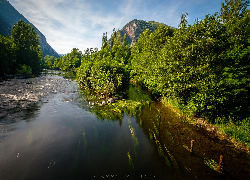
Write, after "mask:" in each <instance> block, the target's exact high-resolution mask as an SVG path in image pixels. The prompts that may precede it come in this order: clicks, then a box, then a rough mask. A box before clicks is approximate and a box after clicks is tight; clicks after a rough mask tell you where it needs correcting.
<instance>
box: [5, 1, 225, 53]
mask: <svg viewBox="0 0 250 180" xmlns="http://www.w3.org/2000/svg"><path fill="white" fill-rule="evenodd" d="M9 1H10V3H11V4H12V5H13V6H14V7H15V8H16V9H17V10H18V11H19V12H20V13H21V14H23V15H24V16H25V17H26V18H27V19H28V20H29V21H30V22H31V23H33V24H34V25H35V26H36V27H37V28H38V29H39V30H40V31H41V32H42V33H43V34H44V35H45V37H46V39H47V41H48V43H49V44H50V45H51V46H52V47H53V48H54V49H55V50H56V51H57V52H58V53H61V54H64V53H68V52H70V51H71V49H72V48H74V47H77V48H79V49H80V50H82V51H83V50H85V49H86V48H90V47H98V48H100V47H101V38H102V34H103V33H104V32H108V35H110V34H111V33H112V30H113V28H116V29H121V28H122V27H123V26H124V25H125V24H126V23H128V22H129V21H131V20H133V19H140V20H146V21H150V20H155V21H158V22H163V23H165V24H168V25H170V26H173V27H177V26H178V24H179V22H180V16H181V13H184V12H189V14H190V17H191V19H195V18H202V17H201V14H202V15H205V14H208V13H210V14H211V11H212V10H214V11H213V12H215V11H218V8H219V7H220V2H218V0H203V1H200V0H154V1H152V0H123V1H117V0H106V1H102V0H95V1H89V0H72V1H68V0H53V1H51V0H43V1H37V0H9ZM197 7H199V9H197ZM216 8H217V9H216ZM206 9H208V10H207V11H206ZM213 12H212V13H213ZM195 16H198V17H195ZM191 23H192V22H191Z"/></svg>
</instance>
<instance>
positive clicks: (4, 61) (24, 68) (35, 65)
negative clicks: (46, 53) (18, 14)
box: [0, 20, 42, 77]
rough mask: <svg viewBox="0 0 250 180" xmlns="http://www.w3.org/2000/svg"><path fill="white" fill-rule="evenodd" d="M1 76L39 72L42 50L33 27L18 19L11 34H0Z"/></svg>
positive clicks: (29, 74) (27, 74)
mask: <svg viewBox="0 0 250 180" xmlns="http://www.w3.org/2000/svg"><path fill="white" fill-rule="evenodd" d="M0 45H1V46H0V68H1V74H0V76H1V77H4V76H5V75H6V74H12V75H14V74H22V75H25V76H31V75H38V74H39V73H40V72H41V58H42V51H41V47H40V43H39V36H38V35H37V33H36V32H35V30H34V28H31V26H30V25H29V24H26V23H25V22H24V21H22V20H20V21H19V22H18V23H15V24H14V26H13V28H12V32H11V36H6V37H5V36H1V35H0Z"/></svg>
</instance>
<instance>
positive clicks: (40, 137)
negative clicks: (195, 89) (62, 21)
mask: <svg viewBox="0 0 250 180" xmlns="http://www.w3.org/2000/svg"><path fill="white" fill-rule="evenodd" d="M47 76H48V77H49V78H50V79H52V81H51V83H56V88H54V91H53V92H51V93H48V94H47V95H46V96H44V97H43V99H42V100H41V101H40V103H37V106H36V107H35V108H34V109H32V108H31V109H29V110H27V111H25V113H24V112H20V113H19V114H15V116H13V118H15V120H13V121H10V120H9V119H11V117H9V116H8V117H2V118H1V119H0V122H1V124H0V130H1V134H0V158H1V161H0V179H6V180H10V179H46V180H48V179H156V180H158V179H160V180H161V179H235V178H239V179H244V178H247V177H249V176H247V175H245V174H246V173H249V156H248V155H247V154H243V153H241V152H240V151H239V150H235V149H234V148H232V147H230V146H232V145H231V144H230V143H228V142H224V141H223V140H220V139H218V138H217V137H212V136H209V135H208V134H207V132H205V130H201V129H199V128H198V127H194V126H192V125H188V124H187V123H185V122H183V121H180V120H178V121H177V120H176V119H178V117H176V116H175V114H174V113H172V112H171V111H170V110H169V109H168V108H167V107H164V106H162V104H160V103H156V102H153V103H151V104H149V105H147V106H145V107H144V108H143V109H142V110H141V111H140V112H138V113H137V114H136V116H132V115H129V114H127V113H124V114H123V115H122V117H121V119H120V120H114V119H113V120H112V119H107V118H100V117H99V116H98V115H97V114H96V113H94V112H93V111H92V110H91V109H92V108H94V106H90V105H89V103H88V102H87V101H86V100H85V99H84V98H83V97H82V95H81V93H80V90H79V88H78V85H77V82H76V81H72V80H67V79H64V78H63V77H61V76H58V75H47ZM48 77H47V78H48ZM44 83H46V81H44ZM47 85H48V84H47ZM6 119H8V120H6ZM8 122H11V123H8ZM191 140H195V141H194V153H193V154H192V155H190V142H191ZM227 147H228V148H227ZM221 154H222V155H223V156H225V162H224V163H225V169H226V170H225V172H224V173H219V172H217V171H215V170H213V168H211V165H213V164H214V165H218V163H219V158H220V155H221ZM228 154H229V155H230V156H229V155H228ZM229 157H230V158H229ZM239 157H240V158H241V160H239V161H237V159H238V158H239ZM234 161H235V162H234ZM230 162H231V163H230ZM235 163H236V164H235ZM237 163H238V164H237ZM234 165H235V168H233V166H234ZM231 166H232V167H231ZM242 166H245V167H242ZM239 171H240V174H239ZM248 175H249V174H248Z"/></svg>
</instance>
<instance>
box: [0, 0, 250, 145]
mask: <svg viewBox="0 0 250 180" xmlns="http://www.w3.org/2000/svg"><path fill="white" fill-rule="evenodd" d="M247 6H248V1H243V0H225V2H224V3H222V6H221V11H220V12H219V13H217V12H216V13H214V14H212V15H206V16H205V18H204V19H203V20H197V21H196V22H195V23H194V24H193V25H190V24H188V22H187V14H183V15H182V17H181V22H180V24H179V27H178V28H172V27H169V26H165V25H162V24H159V26H158V28H157V29H156V30H155V31H154V32H151V31H150V30H145V31H144V32H143V33H142V34H141V35H140V37H139V39H137V40H136V44H135V45H128V44H127V43H126V34H125V35H124V37H122V36H121V32H120V31H119V30H118V31H115V30H114V31H113V33H112V35H111V38H110V40H108V38H107V33H104V34H103V37H102V48H101V50H99V51H98V49H92V48H90V49H87V50H85V52H84V53H82V52H81V51H79V49H77V48H74V49H73V50H72V52H71V53H68V54H67V55H65V56H62V57H61V58H60V59H57V58H54V57H52V56H46V57H45V58H44V59H43V61H42V62H43V65H44V67H47V68H52V69H61V70H64V71H68V72H71V73H73V74H76V79H77V81H78V82H79V84H80V86H81V87H82V88H83V89H86V90H91V91H92V92H93V93H95V96H98V98H97V99H102V98H104V99H105V98H106V99H107V98H115V97H117V96H118V97H119V96H121V95H123V94H124V93H123V92H126V91H127V90H129V87H130V86H129V84H130V83H134V84H140V85H141V86H142V87H144V88H147V89H148V90H150V91H151V93H152V94H153V96H155V97H156V98H158V99H160V100H161V101H162V102H163V103H165V104H171V105H172V106H174V107H176V108H177V109H179V110H180V111H181V112H182V113H184V114H185V115H186V116H189V117H191V118H194V117H201V118H204V119H205V120H207V122H209V123H211V124H215V125H217V127H218V128H219V129H220V130H221V131H222V132H224V133H225V134H227V135H230V137H232V138H234V139H236V140H237V141H238V142H243V143H246V145H247V146H248V147H250V106H249V102H250V94H249V88H250V75H249V72H250V61H249V55H250V37H249V36H250V11H249V10H248V9H247ZM14 28H15V26H14V27H13V29H14ZM13 38H14V34H13V36H12V37H11V38H10V37H3V36H1V42H4V44H5V45H4V46H1V48H2V47H4V48H5V49H4V48H3V49H4V52H7V53H9V54H10V55H11V56H12V55H13V53H12V50H13V49H12V47H13V46H12V45H11V43H8V42H11V41H13ZM2 44H3V43H2ZM14 47H16V46H14ZM32 47H37V48H35V49H38V46H32V45H30V46H29V48H28V49H31V50H33V49H34V48H33V49H32ZM26 49H27V48H26ZM1 52H3V51H1ZM14 52H19V51H16V50H15V51H14ZM30 52H34V53H33V54H36V53H37V55H39V53H38V52H40V51H38V50H37V51H30ZM2 54H3V53H2ZM2 54H1V55H2ZM5 54H6V53H5ZM14 54H15V53H14ZM2 56H3V55H2ZM6 57H10V56H6ZM15 57H19V56H15ZM37 57H40V56H37ZM1 59H3V58H1ZM40 59H41V58H40ZM40 59H39V61H38V62H40ZM6 62H10V63H11V62H12V61H11V59H10V60H8V61H4V62H2V61H1V63H6ZM16 62H20V63H19V65H22V64H25V62H22V60H20V61H19V60H17V61H16ZM14 64H15V63H14ZM25 65H26V66H30V67H31V69H32V73H34V74H35V73H36V72H37V71H36V69H37V68H36V66H33V64H28V63H26V64H25ZM40 67H42V63H41V62H40ZM23 69H24V68H23ZM33 71H34V72H33ZM1 72H2V71H1ZM119 103H120V102H118V103H117V104H119ZM123 104H124V103H123ZM138 107H139V106H138Z"/></svg>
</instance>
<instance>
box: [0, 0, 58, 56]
mask: <svg viewBox="0 0 250 180" xmlns="http://www.w3.org/2000/svg"><path fill="white" fill-rule="evenodd" d="M20 19H22V20H23V21H25V22H26V23H28V24H30V25H31V27H34V28H35V31H36V32H37V34H38V36H40V44H41V47H42V51H43V56H46V55H50V56H54V57H57V58H59V57H60V56H59V55H58V53H57V52H56V51H55V50H54V49H53V48H52V47H51V46H50V45H49V44H48V43H47V41H46V38H45V36H44V35H43V34H42V33H41V32H40V31H39V30H38V29H37V28H36V27H35V26H34V25H33V24H32V23H30V22H29V21H28V20H27V19H26V18H25V17H24V16H23V15H22V14H20V13H19V12H18V11H17V10H16V9H15V8H14V7H13V6H12V5H11V4H10V3H9V2H8V1H7V0H0V34H1V35H3V36H7V35H10V34H11V30H12V27H13V24H14V23H17V22H18V21H19V20H20Z"/></svg>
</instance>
